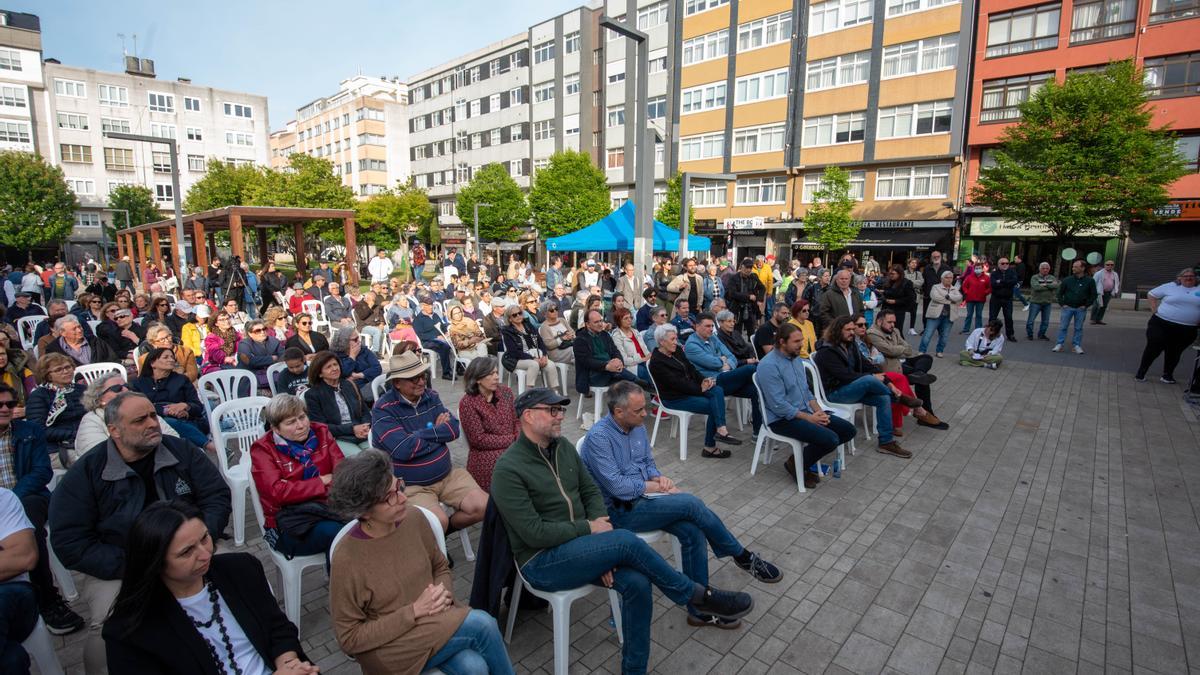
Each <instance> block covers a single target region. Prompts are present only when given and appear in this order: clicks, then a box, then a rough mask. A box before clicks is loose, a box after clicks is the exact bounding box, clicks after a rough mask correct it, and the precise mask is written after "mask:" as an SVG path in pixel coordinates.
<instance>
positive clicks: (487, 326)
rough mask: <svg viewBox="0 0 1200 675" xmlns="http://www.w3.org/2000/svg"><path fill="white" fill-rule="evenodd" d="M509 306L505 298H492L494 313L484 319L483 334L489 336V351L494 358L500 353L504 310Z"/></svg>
mask: <svg viewBox="0 0 1200 675" xmlns="http://www.w3.org/2000/svg"><path fill="white" fill-rule="evenodd" d="M507 306H508V303H507V302H505V301H504V298H492V307H491V310H492V311H491V313H489V314H488V315H487V316H485V317H483V334H484V335H486V336H487V339H488V343H487V350H488V354H491V355H492V356H495V355H496V354H498V353H499V352H500V341H501V337H500V331H501V330H503V329H504V308H505V307H507Z"/></svg>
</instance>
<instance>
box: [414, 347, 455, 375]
mask: <svg viewBox="0 0 1200 675" xmlns="http://www.w3.org/2000/svg"><path fill="white" fill-rule="evenodd" d="M417 344H418V345H419V346H420V347H421V353H422V354H425V355H427V356H429V381H430V382H433V378H434V377H436V376H437V374H438V373H440V372H441V371H440V370H438V368H439V367H440V366H441V356H439V355H438V353H437V352H435V351H433V350H432V349H427V348H426V347H425V345H424V344H422V343H421V338H420V337H419V336H418V337H417ZM450 370H451V372H453V370H454V369H453V368H451V369H450ZM450 381H451V382H453V381H454V377H453V375H451V377H450Z"/></svg>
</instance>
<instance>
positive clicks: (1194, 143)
mask: <svg viewBox="0 0 1200 675" xmlns="http://www.w3.org/2000/svg"><path fill="white" fill-rule="evenodd" d="M1175 152H1177V153H1179V156H1180V157H1182V158H1183V161H1184V163H1185V164H1186V165H1187V168H1188V169H1190V170H1192V171H1200V136H1180V137H1178V138H1176V139H1175Z"/></svg>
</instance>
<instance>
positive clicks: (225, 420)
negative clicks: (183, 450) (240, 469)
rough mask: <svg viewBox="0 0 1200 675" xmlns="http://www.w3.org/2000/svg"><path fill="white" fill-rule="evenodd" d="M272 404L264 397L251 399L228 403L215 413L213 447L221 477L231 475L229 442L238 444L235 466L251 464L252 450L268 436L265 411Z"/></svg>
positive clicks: (214, 411) (213, 413)
mask: <svg viewBox="0 0 1200 675" xmlns="http://www.w3.org/2000/svg"><path fill="white" fill-rule="evenodd" d="M270 402H271V399H269V398H267V397H265V396H251V397H249V398H239V399H235V400H232V401H226V402H224V403H222V404H221V405H218V406H217V407H216V409H214V410H213V412H212V416H211V418H212V424H211V427H212V435H213V445H215V446H217V463H218V464H219V465H220V467H221V474H222V475H228V473H229V467H230V464H229V442H230V441H235V442H236V443H237V450H238V452H239V453H240V456H239V458H238V461H237V464H235V465H234V466H241V465H242V464H249V463H250V446H251V445H253V444H254V441H257V440H258V439H259V438H262V435H263V434H264V433H266V432H265V431H264V429H263V421H262V411H263V408H265V407H267V404H268V403H270ZM226 427H230V428H226ZM251 482H253V481H251Z"/></svg>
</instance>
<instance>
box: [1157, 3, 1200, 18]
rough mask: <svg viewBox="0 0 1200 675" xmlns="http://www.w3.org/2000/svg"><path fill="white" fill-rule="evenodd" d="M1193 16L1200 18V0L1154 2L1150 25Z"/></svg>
mask: <svg viewBox="0 0 1200 675" xmlns="http://www.w3.org/2000/svg"><path fill="white" fill-rule="evenodd" d="M1193 16H1200V0H1154V3H1153V4H1152V5H1151V6H1150V23H1160V22H1162V21H1174V20H1176V19H1186V18H1188V17H1193Z"/></svg>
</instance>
